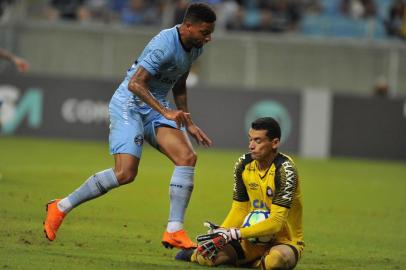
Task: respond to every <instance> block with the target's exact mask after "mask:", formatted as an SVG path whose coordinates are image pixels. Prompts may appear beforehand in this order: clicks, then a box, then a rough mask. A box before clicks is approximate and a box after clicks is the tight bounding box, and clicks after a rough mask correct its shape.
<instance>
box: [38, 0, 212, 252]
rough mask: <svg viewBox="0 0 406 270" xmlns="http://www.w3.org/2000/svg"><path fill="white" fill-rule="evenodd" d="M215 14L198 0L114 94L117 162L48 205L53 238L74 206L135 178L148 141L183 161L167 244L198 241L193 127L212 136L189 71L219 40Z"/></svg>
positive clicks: (200, 136) (173, 191) (201, 137)
mask: <svg viewBox="0 0 406 270" xmlns="http://www.w3.org/2000/svg"><path fill="white" fill-rule="evenodd" d="M215 21H216V14H215V13H214V11H213V10H212V9H211V8H210V7H209V6H208V5H206V4H202V3H194V4H191V5H190V6H189V8H188V9H187V11H186V14H185V17H184V20H183V22H182V24H180V25H177V26H175V27H173V28H171V29H166V30H163V31H161V32H160V33H159V34H158V35H157V36H155V37H154V38H153V39H152V40H151V41H150V42H149V43H148V45H147V46H146V47H145V49H144V51H143V52H142V54H141V55H140V57H139V58H138V59H137V60H136V61H135V62H134V64H133V65H132V66H131V67H130V69H129V70H128V72H127V76H126V77H125V79H124V80H123V82H122V83H121V84H120V86H119V87H118V89H117V90H116V92H115V93H114V95H113V97H112V99H111V101H110V106H109V112H110V136H109V143H110V152H111V154H113V155H114V160H115V167H114V169H107V170H105V171H101V172H98V173H96V174H94V175H93V176H91V177H90V178H89V179H87V180H86V182H85V183H84V184H83V185H81V186H80V187H79V188H78V189H76V190H75V191H74V192H72V193H71V194H70V195H69V196H67V197H65V198H63V199H56V200H52V201H51V202H49V203H48V204H47V217H46V220H45V222H44V231H45V235H46V237H47V238H48V239H49V240H50V241H53V240H54V239H55V237H56V232H57V230H58V228H59V226H60V225H61V223H62V221H63V219H64V217H65V216H66V214H67V213H68V212H69V211H71V210H72V209H73V208H74V207H76V206H78V205H80V204H81V203H83V202H86V201H88V200H91V199H94V198H96V197H99V196H101V195H103V194H105V193H106V192H108V191H109V190H111V189H113V188H115V187H118V186H120V185H124V184H128V183H130V182H132V181H133V180H134V178H135V176H136V175H137V171H138V165H139V162H140V158H141V152H142V145H143V143H144V140H146V141H148V142H149V143H150V144H151V145H152V146H154V147H155V148H157V149H158V150H159V151H161V152H162V153H163V154H165V155H166V156H167V157H168V158H169V159H170V160H171V161H172V162H173V163H174V164H175V170H174V172H173V175H172V178H171V181H170V188H169V193H170V211H169V221H168V225H167V229H166V231H165V232H164V235H163V238H162V244H163V245H164V246H165V247H176V248H182V249H189V248H194V247H196V244H195V243H194V242H193V241H191V240H190V238H189V237H188V235H187V234H186V231H185V230H184V229H183V220H184V215H185V210H186V207H187V205H188V203H189V199H190V196H191V193H192V189H193V178H194V167H195V164H196V160H197V157H196V153H195V152H194V150H193V147H192V144H191V142H190V140H189V138H188V136H187V134H186V131H187V132H188V133H189V134H190V135H191V136H193V137H194V138H195V139H196V141H197V142H198V143H199V144H202V145H204V146H210V145H211V144H212V142H211V140H210V139H209V138H208V137H207V135H206V134H205V133H204V132H203V131H202V130H201V129H200V128H199V127H198V126H196V124H195V123H194V122H193V121H192V118H191V116H190V114H189V110H188V106H187V94H186V78H187V76H188V74H189V69H190V67H191V64H192V63H193V62H194V61H195V60H196V59H197V58H198V57H199V55H200V54H201V53H202V47H203V45H204V44H206V43H207V42H209V41H210V40H211V34H212V32H213V31H214V26H215ZM171 89H172V92H173V96H174V101H175V104H176V107H177V109H171V108H170V107H169V104H168V101H167V100H166V96H167V94H168V92H169V91H170V90H171Z"/></svg>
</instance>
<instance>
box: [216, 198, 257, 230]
mask: <svg viewBox="0 0 406 270" xmlns="http://www.w3.org/2000/svg"><path fill="white" fill-rule="evenodd" d="M249 209H250V203H249V201H247V202H238V201H233V203H232V205H231V209H230V211H229V212H228V215H227V217H226V218H225V219H224V221H223V223H222V224H221V227H223V228H238V227H240V226H241V224H242V223H243V222H244V219H245V217H246V216H247V214H248V213H249Z"/></svg>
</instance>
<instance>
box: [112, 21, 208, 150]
mask: <svg viewBox="0 0 406 270" xmlns="http://www.w3.org/2000/svg"><path fill="white" fill-rule="evenodd" d="M201 53H202V48H199V49H197V48H192V49H191V50H190V51H187V50H186V49H185V48H184V47H183V44H182V43H181V40H180V33H179V30H178V26H175V27H173V28H170V29H166V30H163V31H161V32H160V33H159V34H158V35H156V36H155V37H154V38H153V39H152V40H151V41H150V42H149V43H148V45H147V46H146V47H145V49H144V51H143V52H142V53H141V55H140V56H139V57H138V59H137V60H136V61H135V62H134V64H133V65H132V66H131V67H130V68H129V69H128V71H127V74H126V77H125V78H124V80H123V81H122V82H121V84H120V86H119V87H118V89H117V90H116V92H115V93H114V95H113V97H112V99H111V101H110V105H109V112H110V136H109V141H110V152H111V153H112V154H117V153H126V154H131V155H134V156H136V157H138V158H140V157H141V152H142V144H143V142H144V138H145V139H146V140H147V141H149V143H150V144H151V145H153V146H154V147H158V146H157V143H156V140H155V128H156V127H157V126H162V125H165V126H171V127H174V128H177V127H176V123H175V122H174V121H172V120H168V119H166V118H164V117H163V116H162V115H161V114H159V113H158V112H156V111H155V110H153V109H152V108H151V107H150V106H149V105H147V104H146V103H144V102H143V101H142V100H141V99H139V98H138V97H137V96H136V95H134V94H133V93H132V92H131V91H130V90H128V83H129V82H130V80H131V78H132V76H133V75H134V74H135V72H136V71H137V69H138V68H139V67H140V66H142V67H143V68H144V69H146V70H147V71H148V72H149V73H150V74H151V75H152V79H151V80H150V81H149V82H148V90H149V91H150V92H151V94H152V95H153V96H154V97H155V98H156V99H157V100H158V101H159V102H160V103H161V104H162V105H164V106H165V107H168V106H169V103H168V101H167V99H166V98H167V95H168V92H169V91H170V90H171V89H172V87H173V86H174V85H175V83H176V82H177V80H178V79H179V78H180V77H181V76H182V75H183V74H185V73H186V72H188V71H189V69H190V66H191V65H192V63H193V61H195V60H196V59H197V58H198V57H199V55H200V54H201Z"/></svg>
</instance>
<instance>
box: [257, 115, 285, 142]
mask: <svg viewBox="0 0 406 270" xmlns="http://www.w3.org/2000/svg"><path fill="white" fill-rule="evenodd" d="M251 128H252V129H255V130H266V131H267V132H266V136H268V138H269V139H270V140H272V139H275V138H278V139H280V138H281V127H280V126H279V123H278V122H277V121H276V120H275V119H273V118H272V117H261V118H258V119H257V120H255V121H254V122H252V124H251Z"/></svg>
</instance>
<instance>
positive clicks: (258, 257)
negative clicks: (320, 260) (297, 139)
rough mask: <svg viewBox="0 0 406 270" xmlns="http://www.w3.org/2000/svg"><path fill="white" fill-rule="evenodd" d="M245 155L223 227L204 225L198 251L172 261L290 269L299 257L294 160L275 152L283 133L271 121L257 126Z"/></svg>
mask: <svg viewBox="0 0 406 270" xmlns="http://www.w3.org/2000/svg"><path fill="white" fill-rule="evenodd" d="M248 134H249V150H250V152H249V153H248V154H246V155H243V156H242V157H241V158H240V159H239V160H238V162H237V163H236V166H235V171H234V178H235V179H234V181H235V183H234V193H233V203H232V206H231V209H230V212H229V213H228V215H227V217H226V219H225V220H224V222H223V223H222V225H221V226H217V225H215V224H213V223H211V222H206V223H205V225H206V226H208V227H209V228H210V229H209V231H208V233H207V234H204V235H200V236H198V237H197V241H198V247H197V248H196V249H193V250H182V251H180V252H179V253H178V254H177V255H176V259H178V260H185V261H191V262H196V263H198V264H201V265H206V266H217V265H234V266H239V267H252V268H258V269H266V270H274V269H278V270H280V269H293V268H294V267H295V266H296V264H297V263H298V261H299V259H300V258H301V256H302V253H303V248H304V242H303V227H302V195H301V191H300V184H299V178H298V174H297V169H296V166H295V164H294V163H293V161H292V159H291V158H290V157H288V156H287V155H284V154H282V153H279V152H278V147H279V143H280V138H281V129H280V126H279V124H278V122H276V121H275V120H274V119H273V118H271V117H264V118H259V119H257V120H255V121H254V122H253V123H252V124H251V129H250V130H249V133H248Z"/></svg>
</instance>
